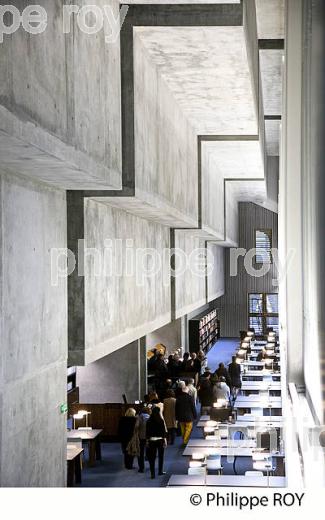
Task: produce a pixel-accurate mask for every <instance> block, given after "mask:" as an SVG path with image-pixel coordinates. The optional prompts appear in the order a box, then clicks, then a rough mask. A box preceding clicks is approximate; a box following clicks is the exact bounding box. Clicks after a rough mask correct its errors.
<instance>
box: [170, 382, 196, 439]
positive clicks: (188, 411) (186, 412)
mask: <svg viewBox="0 0 325 520" xmlns="http://www.w3.org/2000/svg"><path fill="white" fill-rule="evenodd" d="M175 411H176V420H177V421H178V422H179V424H180V428H181V434H182V437H183V443H184V445H186V444H187V443H188V441H189V438H190V435H191V433H192V428H193V421H195V419H196V408H195V404H194V399H193V397H191V396H190V395H189V393H188V388H187V387H185V388H183V392H182V393H181V394H180V395H179V397H177V399H176V410H175Z"/></svg>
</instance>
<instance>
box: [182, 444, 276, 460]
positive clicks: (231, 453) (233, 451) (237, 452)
mask: <svg viewBox="0 0 325 520" xmlns="http://www.w3.org/2000/svg"><path fill="white" fill-rule="evenodd" d="M255 451H256V448H209V447H200V446H194V447H189V446H188V447H187V448H185V450H184V452H183V456H184V457H192V455H193V453H200V454H202V455H206V456H208V455H220V456H221V457H252V456H253V453H254V452H255ZM272 457H276V458H283V457H284V454H283V453H272Z"/></svg>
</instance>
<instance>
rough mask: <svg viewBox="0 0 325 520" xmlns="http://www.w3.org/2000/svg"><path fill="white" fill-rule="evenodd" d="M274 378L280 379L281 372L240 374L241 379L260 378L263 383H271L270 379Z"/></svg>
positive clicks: (266, 371) (259, 371)
mask: <svg viewBox="0 0 325 520" xmlns="http://www.w3.org/2000/svg"><path fill="white" fill-rule="evenodd" d="M274 376H277V377H280V378H281V372H272V370H248V371H247V372H242V377H262V378H263V381H273V379H272V377H274ZM254 382H256V381H254Z"/></svg>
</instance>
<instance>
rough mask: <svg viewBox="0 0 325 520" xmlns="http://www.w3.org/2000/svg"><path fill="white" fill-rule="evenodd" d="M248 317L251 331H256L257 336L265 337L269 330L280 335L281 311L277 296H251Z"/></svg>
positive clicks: (259, 294) (264, 294) (249, 296)
mask: <svg viewBox="0 0 325 520" xmlns="http://www.w3.org/2000/svg"><path fill="white" fill-rule="evenodd" d="M248 316H249V320H248V321H249V323H248V326H249V328H250V329H254V331H255V335H256V336H265V335H266V334H267V330H268V329H272V330H274V332H276V335H277V336H278V335H279V309H278V295H277V294H275V293H274V294H273V293H271V294H266V293H258V294H249V295H248Z"/></svg>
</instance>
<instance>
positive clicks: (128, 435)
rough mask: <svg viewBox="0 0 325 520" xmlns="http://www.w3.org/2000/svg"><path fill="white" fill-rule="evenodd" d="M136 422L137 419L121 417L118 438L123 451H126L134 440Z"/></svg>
mask: <svg viewBox="0 0 325 520" xmlns="http://www.w3.org/2000/svg"><path fill="white" fill-rule="evenodd" d="M136 421H137V419H136V417H121V419H120V422H119V425H118V437H119V441H120V443H121V445H122V449H123V451H124V450H126V447H127V445H128V444H129V442H130V440H131V439H132V435H133V433H134V428H135V425H136Z"/></svg>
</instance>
